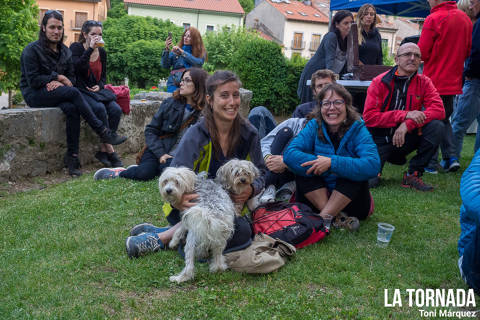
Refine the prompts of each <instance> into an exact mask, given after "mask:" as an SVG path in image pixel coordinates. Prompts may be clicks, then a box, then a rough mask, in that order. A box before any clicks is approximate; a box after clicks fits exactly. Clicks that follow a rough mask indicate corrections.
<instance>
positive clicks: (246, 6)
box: [238, 0, 255, 15]
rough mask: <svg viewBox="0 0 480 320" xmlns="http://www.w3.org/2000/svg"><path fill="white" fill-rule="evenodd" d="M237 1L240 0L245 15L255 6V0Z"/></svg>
mask: <svg viewBox="0 0 480 320" xmlns="http://www.w3.org/2000/svg"><path fill="white" fill-rule="evenodd" d="M238 2H240V5H241V6H242V8H243V11H245V15H247V14H248V13H249V12H250V11H252V10H253V8H254V7H255V0H238Z"/></svg>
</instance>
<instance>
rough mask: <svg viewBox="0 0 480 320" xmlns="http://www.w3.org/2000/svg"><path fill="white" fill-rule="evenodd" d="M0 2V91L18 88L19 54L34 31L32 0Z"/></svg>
mask: <svg viewBox="0 0 480 320" xmlns="http://www.w3.org/2000/svg"><path fill="white" fill-rule="evenodd" d="M2 2H3V3H2V5H0V92H3V91H7V90H13V89H17V88H18V84H19V81H20V56H21V53H22V50H23V48H24V47H25V46H26V45H27V44H28V43H29V42H32V41H33V40H35V38H36V33H37V32H38V20H37V17H38V8H37V6H36V4H35V1H34V0H23V1H18V0H3V1H2Z"/></svg>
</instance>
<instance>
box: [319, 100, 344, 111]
mask: <svg viewBox="0 0 480 320" xmlns="http://www.w3.org/2000/svg"><path fill="white" fill-rule="evenodd" d="M332 105H333V106H334V107H335V108H336V109H339V108H340V107H341V106H343V105H345V101H343V100H341V99H338V100H334V101H328V100H323V101H322V108H324V109H329V108H330V107H331V106H332Z"/></svg>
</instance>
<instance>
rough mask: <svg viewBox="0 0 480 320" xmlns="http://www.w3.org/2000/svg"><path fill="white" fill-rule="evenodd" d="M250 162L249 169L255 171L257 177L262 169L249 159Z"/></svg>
mask: <svg viewBox="0 0 480 320" xmlns="http://www.w3.org/2000/svg"><path fill="white" fill-rule="evenodd" d="M248 164H249V169H250V171H251V172H253V175H254V176H255V178H256V177H258V176H259V175H260V170H258V168H257V166H256V165H254V164H253V162H251V161H248Z"/></svg>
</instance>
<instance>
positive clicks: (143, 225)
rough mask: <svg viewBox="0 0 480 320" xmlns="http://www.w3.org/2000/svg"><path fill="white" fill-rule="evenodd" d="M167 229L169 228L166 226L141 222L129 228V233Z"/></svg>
mask: <svg viewBox="0 0 480 320" xmlns="http://www.w3.org/2000/svg"><path fill="white" fill-rule="evenodd" d="M168 229H170V228H168V227H165V228H159V227H155V226H154V225H153V224H151V223H141V224H137V225H136V226H135V227H133V228H132V229H130V235H131V236H138V235H139V234H141V233H162V232H164V231H167V230H168Z"/></svg>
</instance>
